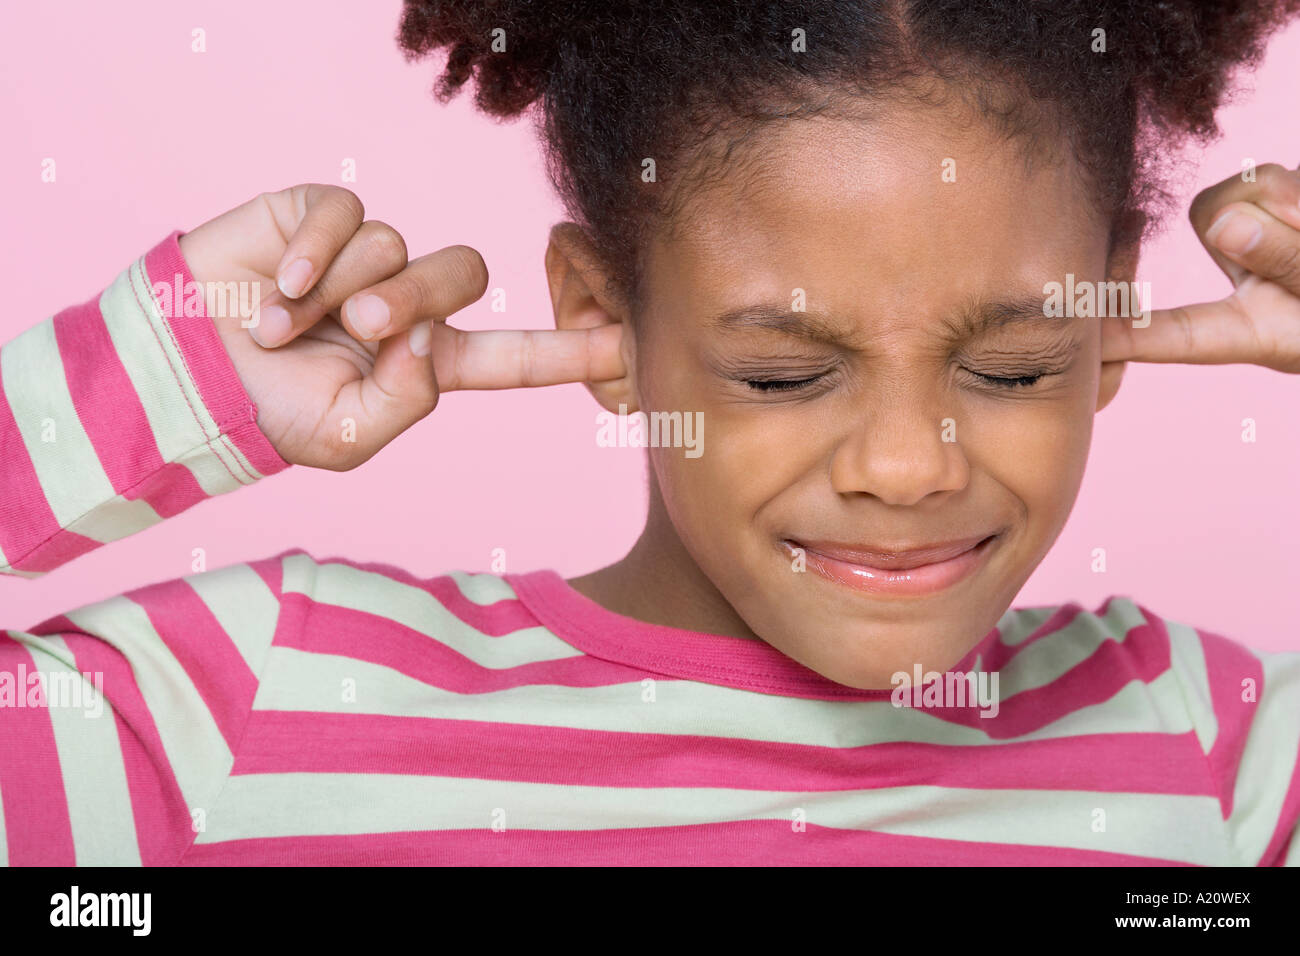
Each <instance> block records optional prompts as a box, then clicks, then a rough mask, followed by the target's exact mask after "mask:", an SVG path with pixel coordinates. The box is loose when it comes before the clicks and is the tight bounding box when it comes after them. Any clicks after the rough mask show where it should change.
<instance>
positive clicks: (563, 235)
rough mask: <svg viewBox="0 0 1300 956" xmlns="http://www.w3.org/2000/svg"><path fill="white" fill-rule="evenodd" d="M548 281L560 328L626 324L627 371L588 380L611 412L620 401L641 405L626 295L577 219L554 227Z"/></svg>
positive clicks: (628, 406) (548, 249)
mask: <svg viewBox="0 0 1300 956" xmlns="http://www.w3.org/2000/svg"><path fill="white" fill-rule="evenodd" d="M546 281H547V284H548V286H549V287H550V290H551V307H552V309H553V310H554V312H555V327H556V328H557V329H594V328H598V327H600V326H602V325H618V326H620V327H621V328H622V336H621V338H620V342H619V350H620V352H621V353H622V356H623V367H624V369H625V370H626V374H625V375H624V376H623V377H622V378H617V379H610V380H607V381H603V382H588V383H586V384H587V390H588V391H589V392H591V394H592V396H593V397H594V398H595V399H596V401H597V402H599V403H600V404H601V406H602V407H604V408H606V409H608V410H609V411H612V412H617V411H619V406H620V405H621V406H623V410H624V411H627V412H632V411H636V410H637V407H638V404H637V399H636V377H635V369H636V341H635V336H634V335H633V334H632V326H631V323H630V322H629V321H628V316H627V309H626V305H625V303H624V302H623V301H622V299H621V298H620V297H619V296H618V295H617V294H615V293H613V292H612V291H610V290H612V289H613V288H614V287H615V284H614V283H612V282H610V281H609V279H608V271H607V267H606V266H605V264H604V263H603V262H602V261H601V259H600V257H599V256H598V255H597V254H596V252H595V249H594V247H593V246H592V244H591V242H590V240H588V239H587V237H586V235H585V234H584V233H583V232H582V229H581V228H580V227H579V226H578V225H577V224H576V223H572V222H562V223H557V224H556V225H555V226H553V227H552V228H551V235H550V241H549V242H548V243H547V246H546Z"/></svg>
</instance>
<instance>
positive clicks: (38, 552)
mask: <svg viewBox="0 0 1300 956" xmlns="http://www.w3.org/2000/svg"><path fill="white" fill-rule="evenodd" d="M2 493H3V492H0V494H2ZM98 547H100V542H99V541H96V540H95V539H94V538H87V537H85V536H84V535H80V534H77V533H76V532H73V531H60V532H59V533H58V534H56V535H55V536H54V537H52V538H50V539H48V540H46V541H43V542H41V543H40V544H39V545H37V547H36V548H35V549H33V550H32V551H30V552H28V553H27V555H26V556H24V557H23V558H22V559H21V560H19V561H15V562H13V565H14V567H15V568H17V569H18V570H19V571H35V572H38V573H41V574H44V573H45V572H47V571H53V570H54V569H55V568H57V567H60V566H62V565H64V564H67V563H68V562H69V561H71V560H72V559H73V558H79V557H81V556H82V555H83V554H87V553H89V552H91V551H94V550H95V549H96V548H98Z"/></svg>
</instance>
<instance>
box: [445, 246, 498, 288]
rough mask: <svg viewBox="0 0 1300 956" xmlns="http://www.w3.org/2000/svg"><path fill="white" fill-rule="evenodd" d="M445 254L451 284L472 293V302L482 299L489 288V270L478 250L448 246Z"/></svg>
mask: <svg viewBox="0 0 1300 956" xmlns="http://www.w3.org/2000/svg"><path fill="white" fill-rule="evenodd" d="M445 252H446V254H447V255H446V270H447V275H448V278H449V279H450V280H451V282H452V283H454V285H455V286H456V287H457V289H458V290H463V291H466V292H472V293H473V299H472V300H471V301H477V300H479V299H481V298H482V297H483V293H484V292H486V291H487V287H488V268H487V263H486V262H484V261H483V257H482V256H481V255H479V252H478V250H477V249H474V248H472V247H470V246H448V247H447V249H446V250H445Z"/></svg>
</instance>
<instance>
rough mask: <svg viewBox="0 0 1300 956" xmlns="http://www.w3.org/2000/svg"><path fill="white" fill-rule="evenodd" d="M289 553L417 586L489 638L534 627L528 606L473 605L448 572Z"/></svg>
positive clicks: (513, 602)
mask: <svg viewBox="0 0 1300 956" xmlns="http://www.w3.org/2000/svg"><path fill="white" fill-rule="evenodd" d="M285 553H286V554H288V553H290V552H285ZM292 553H294V554H303V555H306V556H307V557H308V558H310V559H311V560H312V563H314V564H318V565H326V564H337V565H341V566H343V567H346V568H352V569H354V570H357V571H365V572H367V573H370V574H380V575H383V576H384V577H386V578H388V579H389V580H392V581H396V582H398V583H399V584H405V585H408V586H409V587H413V588H419V589H420V590H422V591H425V592H426V593H428V594H430V595H432V596H433V597H434V598H435V599H436V600H437V601H438V603H439V604H441V605H442V606H443V607H444V608H446V609H447V610H448V611H450V612H451V613H452V614H453V615H455V616H456V618H457V619H458V620H460V621H461V622H463V623H464V624H467V625H468V626H469V627H472V628H473V629H474V630H476V631H479V632H481V633H483V634H485V635H487V636H489V637H500V636H502V635H503V634H512V633H514V632H515V631H518V630H521V629H523V628H525V627H537V626H538V623H539V622H538V620H537V618H536V617H534V616H533V614H532V612H531V611H529V610H528V608H527V607H525V606H524V605H523V604H522V603H520V602H519V601H517V600H515V599H513V598H503V599H502V600H500V601H494V602H493V603H491V604H475V603H474V602H473V601H471V600H470V599H469V598H467V597H465V595H464V594H462V593H461V590H460V587H459V586H458V585H457V584H456V582H455V580H453V579H452V577H451V575H439V576H438V577H435V578H421V577H418V576H416V575H414V574H412V573H411V572H410V571H408V570H406V569H405V568H400V567H398V566H396V565H393V564H386V563H385V562H383V561H354V560H352V559H351V558H347V557H343V556H340V555H330V556H328V557H322V558H318V557H316V556H315V555H312V554H309V553H308V552H307V551H304V550H303V549H301V548H296V549H294V551H293V552H292Z"/></svg>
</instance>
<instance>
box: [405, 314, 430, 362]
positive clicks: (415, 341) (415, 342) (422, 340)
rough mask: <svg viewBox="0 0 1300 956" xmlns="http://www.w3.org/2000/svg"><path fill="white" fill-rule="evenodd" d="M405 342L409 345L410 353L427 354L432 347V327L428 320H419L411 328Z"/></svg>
mask: <svg viewBox="0 0 1300 956" xmlns="http://www.w3.org/2000/svg"><path fill="white" fill-rule="evenodd" d="M407 344H408V345H410V346H411V354H412V355H421V356H423V355H428V354H429V351H430V350H431V349H432V348H433V328H432V327H431V326H430V325H429V323H428V322H421V323H419V324H418V325H416V326H415V327H414V328H412V329H411V335H410V338H409V339H407Z"/></svg>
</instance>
